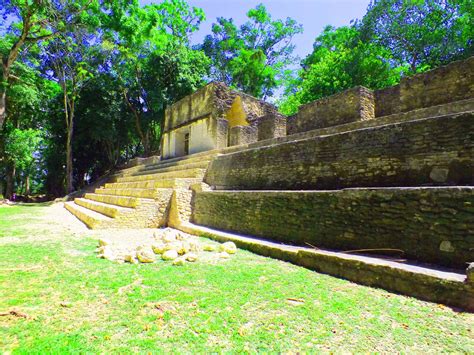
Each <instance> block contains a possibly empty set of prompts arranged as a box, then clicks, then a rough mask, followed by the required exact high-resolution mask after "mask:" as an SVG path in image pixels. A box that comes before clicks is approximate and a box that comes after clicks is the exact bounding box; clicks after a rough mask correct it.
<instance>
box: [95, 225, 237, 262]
mask: <svg viewBox="0 0 474 355" xmlns="http://www.w3.org/2000/svg"><path fill="white" fill-rule="evenodd" d="M96 251H97V256H98V257H99V258H103V259H107V260H111V261H116V262H120V263H123V262H128V263H132V264H137V263H154V262H156V261H157V260H160V259H161V260H164V261H171V262H172V264H173V265H176V266H181V265H184V264H186V263H193V262H195V261H197V260H199V259H200V258H201V257H202V255H203V254H209V253H212V254H214V256H215V257H216V258H220V259H227V258H229V257H230V256H231V255H232V254H235V253H236V252H237V247H236V245H235V244H234V243H233V242H226V243H223V244H217V243H212V242H203V241H202V240H201V239H200V238H198V237H196V236H193V235H190V234H187V233H183V232H181V231H178V230H175V229H171V228H165V229H159V230H157V231H156V232H155V233H154V234H153V238H150V239H149V240H147V241H141V243H140V244H139V245H136V244H133V243H127V241H124V240H121V241H119V242H112V241H111V240H109V239H105V238H102V239H100V240H99V246H98V248H97V250H96Z"/></svg>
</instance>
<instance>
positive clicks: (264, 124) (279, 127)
mask: <svg viewBox="0 0 474 355" xmlns="http://www.w3.org/2000/svg"><path fill="white" fill-rule="evenodd" d="M257 130H258V134H257V139H258V140H259V141H263V140H265V139H271V138H278V137H284V136H286V117H285V116H283V115H280V114H278V113H269V114H267V115H265V116H262V117H259V118H258V120H257Z"/></svg>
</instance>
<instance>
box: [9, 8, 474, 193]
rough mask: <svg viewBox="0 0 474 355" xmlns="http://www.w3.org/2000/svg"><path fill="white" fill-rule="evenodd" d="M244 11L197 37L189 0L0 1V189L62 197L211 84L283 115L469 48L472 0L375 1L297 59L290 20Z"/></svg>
mask: <svg viewBox="0 0 474 355" xmlns="http://www.w3.org/2000/svg"><path fill="white" fill-rule="evenodd" d="M246 15H247V20H246V21H244V23H236V22H235V21H234V19H232V18H224V17H218V18H217V19H210V21H213V24H212V27H211V31H210V33H208V34H207V35H206V36H205V37H204V39H203V40H202V43H195V42H192V35H193V34H194V33H196V32H197V31H198V30H199V28H200V26H201V24H202V23H203V22H204V21H205V20H206V17H205V14H204V12H203V10H202V9H200V8H198V7H192V6H190V5H189V4H188V3H187V2H186V1H185V0H164V1H159V2H156V3H151V4H148V5H144V6H142V5H140V3H139V1H138V0H61V1H58V0H0V16H1V18H2V19H3V20H2V21H3V23H2V24H0V63H1V66H0V74H1V78H0V194H4V195H6V196H7V197H10V196H11V195H12V194H13V193H14V192H16V193H20V194H25V195H28V194H30V193H31V194H40V193H44V194H47V195H48V196H50V197H55V196H61V195H64V194H65V193H68V192H71V191H73V190H75V189H78V188H81V187H82V186H84V185H85V184H87V183H89V182H91V181H93V180H95V179H97V178H99V177H100V176H102V175H103V174H106V173H107V172H108V171H110V170H111V169H114V167H116V166H118V165H120V164H122V163H124V162H125V161H126V160H127V159H130V158H132V157H135V156H149V155H152V154H158V153H159V147H160V137H161V133H162V125H163V120H164V112H165V109H166V107H168V106H169V105H171V104H172V103H174V102H176V101H177V100H180V99H181V98H182V97H184V96H186V95H188V94H190V93H192V92H193V91H195V90H196V89H198V88H199V87H201V86H203V85H205V84H206V82H209V81H211V80H216V81H221V82H224V83H225V84H227V85H228V86H230V87H232V88H235V89H237V90H240V91H243V92H245V93H248V94H250V95H253V96H256V97H258V98H262V99H264V100H268V101H272V102H275V101H276V102H277V103H278V104H279V110H280V111H281V112H282V113H284V114H293V113H295V112H296V111H297V110H298V107H299V106H300V105H302V104H305V103H307V102H310V101H312V100H315V99H318V98H321V97H324V96H328V95H331V94H334V93H337V92H340V91H342V90H345V89H348V88H350V87H353V86H356V85H363V86H366V87H369V88H372V89H378V88H383V87H387V86H391V85H394V84H396V83H398V82H399V80H400V79H401V78H402V77H403V76H404V75H410V74H412V73H416V72H422V71H425V70H429V69H431V68H433V67H436V66H438V65H441V64H445V63H449V62H450V61H453V60H457V59H462V58H466V57H468V56H472V55H473V54H474V22H473V18H474V17H473V15H474V7H473V6H472V1H470V0H373V1H372V2H371V3H370V4H369V7H368V9H367V13H366V14H365V16H364V17H363V18H362V19H360V20H356V21H354V22H352V23H351V24H347V25H346V26H342V27H338V28H336V27H334V26H327V27H326V28H324V30H323V31H322V32H321V33H320V34H314V38H315V40H314V45H313V50H312V52H311V53H309V54H308V55H307V57H306V58H303V59H302V60H300V59H299V58H297V57H296V56H295V45H294V43H293V39H294V38H295V36H297V35H299V34H300V33H302V31H303V28H302V26H301V25H300V24H299V23H297V21H295V20H294V19H291V18H284V19H278V18H274V17H273V16H272V14H271V13H270V12H269V11H268V9H267V8H266V7H265V6H264V5H258V6H256V7H255V8H252V9H250V10H248V11H247V13H246Z"/></svg>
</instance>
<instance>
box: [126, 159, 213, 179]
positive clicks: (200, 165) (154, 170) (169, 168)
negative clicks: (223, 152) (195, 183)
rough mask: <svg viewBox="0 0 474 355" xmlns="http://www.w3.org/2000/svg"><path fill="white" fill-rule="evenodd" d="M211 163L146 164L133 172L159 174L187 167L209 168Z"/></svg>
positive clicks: (137, 174)
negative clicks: (141, 168)
mask: <svg viewBox="0 0 474 355" xmlns="http://www.w3.org/2000/svg"><path fill="white" fill-rule="evenodd" d="M208 165H209V160H204V161H200V162H195V163H188V164H183V165H173V166H166V165H165V166H146V167H145V168H144V169H143V170H140V171H137V172H135V173H133V174H132V175H133V176H139V175H146V174H158V173H166V172H170V171H180V170H187V169H194V168H198V169H207V167H208Z"/></svg>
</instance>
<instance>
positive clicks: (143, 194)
mask: <svg viewBox="0 0 474 355" xmlns="http://www.w3.org/2000/svg"><path fill="white" fill-rule="evenodd" d="M217 154H218V153H217V152H215V151H213V152H205V153H200V154H195V155H193V156H188V157H183V158H176V159H169V160H166V161H160V162H157V163H151V164H146V163H145V164H140V165H137V166H134V167H132V168H128V169H123V170H121V171H119V172H118V173H116V174H115V175H113V176H112V177H111V182H109V183H106V184H105V185H104V186H102V187H100V188H98V189H96V190H95V191H94V193H86V194H85V195H84V196H83V197H80V198H76V199H74V201H70V202H66V203H65V207H66V209H67V210H68V211H70V212H71V213H72V214H74V215H75V216H76V217H77V218H79V219H80V220H81V221H82V222H83V223H84V224H86V225H87V226H88V227H89V228H92V229H99V228H153V227H161V226H164V225H166V224H167V223H168V219H169V214H170V210H171V203H172V201H173V194H175V195H176V196H182V195H184V196H187V197H188V199H189V198H190V195H191V194H192V191H191V190H190V187H191V186H194V185H196V186H198V185H199V184H201V183H202V180H203V177H204V173H205V171H206V169H207V166H208V164H209V162H210V160H211V159H212V158H213V157H214V156H216V155H217ZM183 198H185V197H183ZM180 202H181V201H175V203H176V204H180ZM189 212H190V209H189ZM188 214H189V213H188Z"/></svg>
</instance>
